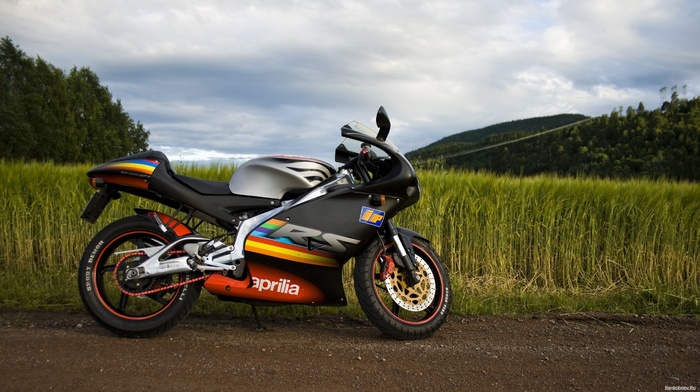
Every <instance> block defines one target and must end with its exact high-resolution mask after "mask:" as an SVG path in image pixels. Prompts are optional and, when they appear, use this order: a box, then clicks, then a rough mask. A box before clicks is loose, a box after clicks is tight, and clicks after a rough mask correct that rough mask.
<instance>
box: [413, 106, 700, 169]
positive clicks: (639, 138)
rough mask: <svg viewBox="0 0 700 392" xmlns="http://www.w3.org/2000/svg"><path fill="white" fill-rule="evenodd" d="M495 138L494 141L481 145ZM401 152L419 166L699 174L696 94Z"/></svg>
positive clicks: (522, 124)
mask: <svg viewBox="0 0 700 392" xmlns="http://www.w3.org/2000/svg"><path fill="white" fill-rule="evenodd" d="M582 120H583V121H582ZM573 123H576V125H573V126H571V127H565V128H563V129H559V130H556V131H554V132H547V130H548V129H554V128H559V127H562V126H564V125H566V124H573ZM540 133H542V134H541V136H537V137H529V136H533V135H538V134H540ZM521 138H525V139H523V140H519V141H517V142H513V143H508V144H504V142H506V141H513V140H516V139H521ZM500 144H502V145H500ZM494 145H499V146H497V147H495V148H486V147H488V146H494ZM407 157H408V158H409V159H410V160H411V161H412V162H413V163H414V164H415V165H416V166H418V167H422V166H429V167H445V168H460V169H469V170H474V171H488V172H493V173H499V174H503V173H510V174H515V175H535V174H542V173H550V174H556V175H561V176H571V177H579V176H584V177H597V178H614V179H630V178H649V179H659V178H665V179H670V180H687V181H700V98H697V97H696V98H692V99H684V98H680V97H679V96H678V94H677V93H676V92H674V93H673V94H672V96H671V99H670V100H669V101H666V102H664V103H663V105H661V107H660V108H657V109H654V110H647V109H646V108H645V107H644V104H643V103H641V102H640V103H639V105H638V106H637V108H634V107H632V106H629V107H628V108H627V110H626V111H624V110H622V108H620V109H618V110H614V111H612V112H611V113H610V114H609V115H607V114H606V115H602V116H599V117H593V118H586V117H585V116H582V115H575V114H563V115H558V116H549V117H538V118H534V119H528V120H518V121H511V122H508V123H502V124H497V125H495V126H491V127H487V128H482V129H480V130H474V131H466V132H462V133H459V134H457V135H452V136H450V137H447V138H444V139H442V140H440V141H438V142H436V143H433V144H431V145H429V146H426V147H423V148H421V149H418V150H415V151H412V152H410V153H408V154H407Z"/></svg>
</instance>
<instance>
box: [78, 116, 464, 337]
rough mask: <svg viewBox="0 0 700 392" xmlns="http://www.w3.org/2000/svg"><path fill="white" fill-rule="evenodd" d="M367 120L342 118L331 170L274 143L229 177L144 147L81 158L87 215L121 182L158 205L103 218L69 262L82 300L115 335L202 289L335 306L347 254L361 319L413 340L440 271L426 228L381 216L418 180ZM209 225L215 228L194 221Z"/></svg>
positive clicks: (403, 200) (130, 331)
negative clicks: (182, 170) (99, 159)
mask: <svg viewBox="0 0 700 392" xmlns="http://www.w3.org/2000/svg"><path fill="white" fill-rule="evenodd" d="M376 123H377V127H378V131H377V130H373V129H371V128H369V127H367V126H365V125H362V124H361V123H359V122H357V121H353V122H350V123H349V124H346V125H345V126H343V127H342V128H341V136H342V137H344V138H345V139H344V140H343V142H342V143H341V144H340V145H339V146H338V148H337V149H336V152H335V159H336V161H337V162H338V163H340V164H342V166H340V167H339V168H338V169H337V170H336V169H335V168H334V167H333V166H332V165H331V164H328V163H326V162H323V161H320V160H317V159H312V158H305V157H297V156H286V155H275V156H263V157H258V158H254V159H251V160H249V161H247V162H245V163H243V164H241V165H240V166H239V167H238V168H236V169H235V170H234V173H233V175H232V176H231V179H230V181H229V182H222V181H209V180H203V179H199V178H195V177H190V176H185V175H182V174H178V173H176V172H175V170H174V169H173V167H172V166H171V164H170V162H169V160H168V158H167V156H166V155H165V154H163V153H162V152H159V151H152V150H151V151H147V152H142V153H138V154H134V155H129V156H126V157H122V158H118V159H115V160H112V161H109V162H107V163H104V164H102V165H100V166H97V167H95V168H93V169H91V170H90V171H89V172H88V173H87V176H88V180H89V183H90V185H91V186H92V187H93V188H94V189H96V190H97V192H96V193H95V194H94V195H93V196H92V198H91V199H90V201H89V202H88V204H87V206H86V208H85V210H84V211H83V213H82V215H81V217H82V218H83V219H84V220H86V221H87V222H90V223H93V224H94V223H95V222H96V221H97V219H98V218H99V217H100V215H101V214H102V212H103V210H104V209H105V207H106V206H107V205H108V204H109V203H110V202H111V201H112V200H115V199H117V198H119V196H120V194H121V193H128V194H133V195H136V196H139V197H143V198H146V199H150V200H154V201H156V202H158V203H161V204H163V205H165V206H168V207H170V208H172V209H173V210H174V213H171V214H166V213H163V212H159V211H154V210H146V209H139V208H137V209H135V215H133V216H129V217H125V218H121V219H119V220H117V221H115V222H112V223H110V224H109V225H107V226H106V227H104V228H103V229H102V230H101V231H99V232H98V233H97V235H96V236H95V237H94V238H93V239H92V240H91V242H90V243H89V244H88V246H87V248H86V249H85V251H84V253H83V256H82V258H81V260H80V267H79V271H78V286H79V291H80V297H81V299H82V302H83V304H84V305H85V307H86V309H87V310H88V312H89V313H90V314H91V315H92V317H93V318H94V319H95V320H96V321H97V322H98V323H99V324H100V325H102V326H103V327H105V328H106V329H108V330H110V331H112V332H113V333H116V334H118V335H121V336H126V337H152V336H156V335H159V334H162V333H164V332H166V331H167V330H169V329H170V328H172V327H174V326H175V325H176V324H178V323H179V322H180V321H181V320H183V319H184V318H185V317H187V315H188V314H189V313H190V312H191V310H192V309H193V307H194V306H195V303H196V301H197V299H198V297H199V295H200V293H201V290H202V287H203V288H204V289H205V290H206V291H208V292H209V293H211V294H213V295H215V296H217V297H218V299H220V300H224V301H236V302H242V303H247V304H249V305H251V307H252V310H253V314H254V316H255V320H256V321H257V323H258V324H257V325H258V327H259V328H262V326H261V324H260V320H259V317H258V313H257V310H256V306H262V305H292V304H302V305H311V306H320V305H325V306H346V305H347V298H346V296H345V290H344V288H343V276H342V270H343V266H344V265H345V264H346V263H347V262H349V261H350V260H351V259H354V263H355V264H354V267H353V272H352V273H353V279H354V288H355V294H356V296H357V299H358V302H359V304H360V307H361V308H362V310H363V311H364V313H365V314H366V316H367V318H368V319H369V320H370V321H371V322H372V323H373V324H374V325H375V326H376V327H377V328H378V329H379V330H381V331H383V332H384V333H385V334H387V335H389V336H390V337H393V338H395V339H401V340H408V339H422V338H426V337H429V336H431V335H432V334H433V333H434V332H435V331H437V330H438V329H439V328H440V326H441V325H442V324H443V323H444V321H445V319H446V318H447V315H448V312H449V309H450V303H451V293H450V279H449V275H448V271H447V268H446V267H445V264H444V263H443V261H442V260H441V259H440V256H439V255H438V254H437V252H436V251H435V249H434V248H433V247H432V246H431V244H430V242H429V241H428V239H426V238H424V237H423V236H422V235H420V234H418V233H416V232H413V231H411V230H408V229H405V228H401V227H396V226H395V225H394V224H393V222H392V218H393V217H394V216H395V215H396V214H397V213H398V212H400V211H401V210H403V209H405V208H408V207H409V206H411V205H413V204H415V203H416V202H417V201H418V199H419V198H420V196H421V187H420V183H419V181H418V178H417V176H416V172H415V171H414V170H413V168H412V166H411V164H410V163H409V161H408V160H407V159H406V158H405V157H404V156H403V155H402V154H401V153H400V152H399V150H398V149H397V148H396V146H395V145H394V144H393V143H391V142H389V141H387V136H388V135H389V131H390V128H391V122H390V121H389V117H388V115H387V113H386V111H385V110H384V108H383V107H380V108H379V111H378V112H377V116H376ZM204 223H207V224H208V225H213V227H216V228H217V230H218V231H217V235H214V236H212V235H209V236H205V235H202V234H200V232H199V231H198V229H200V227H201V225H202V224H204Z"/></svg>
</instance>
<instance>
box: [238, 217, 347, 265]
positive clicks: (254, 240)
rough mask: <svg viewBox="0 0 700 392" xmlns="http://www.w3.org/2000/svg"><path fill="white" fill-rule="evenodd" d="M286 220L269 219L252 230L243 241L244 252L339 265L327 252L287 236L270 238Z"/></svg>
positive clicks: (314, 263) (305, 262) (308, 262)
mask: <svg viewBox="0 0 700 392" xmlns="http://www.w3.org/2000/svg"><path fill="white" fill-rule="evenodd" d="M286 224H287V222H284V221H281V220H279V219H270V220H269V221H267V222H265V223H263V224H262V225H260V226H259V227H258V228H256V229H255V230H253V232H252V233H250V235H249V236H248V239H247V240H246V242H245V250H246V252H255V253H260V254H263V255H267V256H272V257H277V258H280V259H285V260H291V261H296V262H299V263H304V264H313V265H320V266H324V267H339V266H340V263H339V262H338V261H337V260H336V259H335V258H333V255H332V254H331V253H328V252H322V251H319V250H309V249H308V248H307V247H306V246H303V245H299V244H296V243H294V242H292V240H291V239H289V238H271V237H269V235H270V234H272V233H274V232H275V231H277V230H279V228H281V227H282V226H284V225H286Z"/></svg>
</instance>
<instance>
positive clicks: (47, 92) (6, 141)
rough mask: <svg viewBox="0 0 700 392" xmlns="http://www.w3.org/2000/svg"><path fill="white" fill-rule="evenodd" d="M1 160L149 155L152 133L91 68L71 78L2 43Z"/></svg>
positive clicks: (5, 40)
mask: <svg viewBox="0 0 700 392" xmlns="http://www.w3.org/2000/svg"><path fill="white" fill-rule="evenodd" d="M0 135H2V137H3V143H1V144H0V157H1V158H7V159H24V160H41V161H46V160H52V161H54V162H59V163H63V162H86V161H89V162H100V161H105V160H109V159H112V158H116V157H118V156H122V155H127V154H132V153H136V152H140V151H145V150H146V149H147V148H148V137H149V135H150V132H149V131H147V130H146V129H144V127H143V125H142V124H141V123H140V122H138V123H134V121H133V120H132V119H131V118H130V117H129V115H128V114H127V113H126V112H125V111H124V108H123V107H122V104H121V101H120V100H119V99H117V100H116V101H114V100H113V97H112V94H111V93H110V92H109V90H108V89H107V87H104V86H102V85H100V80H99V78H98V76H97V75H96V74H95V73H94V72H92V71H91V70H90V69H89V68H85V67H83V68H80V69H78V68H77V67H74V68H73V69H72V70H71V71H70V73H69V74H68V75H66V74H65V73H64V72H63V71H62V70H60V69H58V68H56V67H54V66H53V65H51V64H49V63H47V62H46V61H44V60H43V59H41V58H40V57H37V58H36V59H33V58H30V57H28V56H27V55H26V54H25V53H24V52H22V51H21V50H20V49H19V47H16V46H15V45H14V44H13V43H12V41H11V40H10V39H9V37H5V38H2V39H1V40H0Z"/></svg>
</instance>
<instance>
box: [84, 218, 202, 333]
mask: <svg viewBox="0 0 700 392" xmlns="http://www.w3.org/2000/svg"><path fill="white" fill-rule="evenodd" d="M175 238H176V237H175V235H174V234H172V233H171V232H167V233H163V232H162V231H161V230H160V229H159V228H158V226H157V225H156V224H155V223H154V222H152V221H150V220H148V219H146V218H144V217H141V216H132V217H128V218H124V219H120V220H118V221H116V222H113V223H111V224H110V225H108V226H107V227H105V228H104V229H102V230H101V231H100V232H99V233H97V235H96V236H95V238H93V240H92V241H91V242H90V244H89V245H88V247H87V249H85V252H84V253H83V257H82V259H81V260H80V268H79V271H78V287H79V290H80V297H81V299H82V301H83V304H84V305H85V308H86V309H87V310H88V311H89V312H90V314H91V315H92V316H93V317H94V318H95V320H96V321H97V322H98V323H100V324H101V325H102V326H104V327H105V328H107V329H109V330H110V331H112V332H114V333H116V334H119V335H122V336H127V337H150V336H156V335H159V334H161V333H163V332H165V331H167V330H168V329H170V328H172V327H173V326H175V325H177V324H178V323H179V322H180V321H181V320H183V319H184V318H185V317H187V315H188V314H189V313H190V311H191V310H192V308H193V307H194V304H195V303H196V301H197V298H198V297H199V294H200V292H201V288H202V284H201V282H200V281H195V282H192V283H185V282H188V281H190V280H192V279H194V278H195V275H194V273H180V274H172V275H167V276H159V277H154V278H145V279H138V280H126V276H125V272H126V270H127V269H128V268H132V267H134V266H136V265H138V264H140V263H142V262H143V261H145V260H146V259H147V258H148V256H146V254H145V253H144V252H143V251H140V250H139V249H144V248H148V247H154V246H163V245H166V244H168V243H170V242H172V241H173V240H175ZM174 253H177V252H174ZM171 257H172V256H171Z"/></svg>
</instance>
